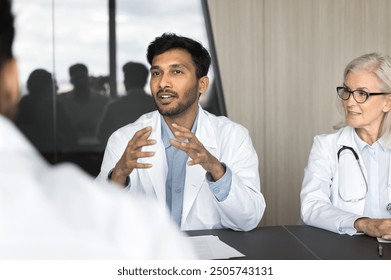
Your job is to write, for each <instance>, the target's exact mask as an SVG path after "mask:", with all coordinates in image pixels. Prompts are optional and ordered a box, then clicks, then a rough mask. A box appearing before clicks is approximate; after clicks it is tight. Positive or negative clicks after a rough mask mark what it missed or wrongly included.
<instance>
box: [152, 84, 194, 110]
mask: <svg viewBox="0 0 391 280" xmlns="http://www.w3.org/2000/svg"><path fill="white" fill-rule="evenodd" d="M160 92H170V93H174V94H175V95H176V96H178V93H177V92H175V91H171V90H160V91H158V94H159V93H160ZM198 97H199V93H198V85H197V84H196V85H194V86H193V87H192V88H190V89H189V90H187V91H185V93H184V94H183V100H182V101H181V102H179V103H178V104H177V106H175V107H174V108H169V109H165V108H164V107H163V106H159V104H158V102H157V101H156V98H157V97H156V95H153V101H154V102H155V106H156V108H157V110H158V111H159V113H160V114H161V115H162V116H166V117H174V116H178V115H180V114H182V113H183V112H185V111H186V110H187V109H188V108H189V107H191V106H192V105H193V104H194V103H195V102H198Z"/></svg>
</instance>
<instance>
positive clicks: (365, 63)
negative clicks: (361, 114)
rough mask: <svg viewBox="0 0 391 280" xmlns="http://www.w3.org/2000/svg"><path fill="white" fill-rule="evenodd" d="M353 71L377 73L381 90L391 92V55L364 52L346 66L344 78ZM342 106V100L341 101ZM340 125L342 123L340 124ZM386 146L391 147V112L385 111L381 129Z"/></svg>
mask: <svg viewBox="0 0 391 280" xmlns="http://www.w3.org/2000/svg"><path fill="white" fill-rule="evenodd" d="M351 71H367V72H368V73H371V74H373V75H375V76H376V77H377V78H378V79H379V82H380V90H381V92H389V93H391V57H389V56H388V55H383V54H379V53H369V54H364V55H362V56H360V57H357V58H355V59H353V60H352V61H351V62H349V64H348V65H347V66H346V67H345V71H344V74H343V78H344V80H346V76H347V75H348V74H349V72H351ZM339 104H340V105H341V106H342V102H339ZM339 126H340V125H339ZM381 137H382V139H383V141H384V144H385V146H387V147H391V114H390V112H387V113H385V115H384V119H383V125H382V131H381Z"/></svg>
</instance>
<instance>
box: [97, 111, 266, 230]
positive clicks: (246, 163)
mask: <svg viewBox="0 0 391 280" xmlns="http://www.w3.org/2000/svg"><path fill="white" fill-rule="evenodd" d="M147 126H151V127H152V134H151V136H150V139H155V140H156V141H157V144H156V145H153V146H149V147H144V150H150V151H155V152H156V154H155V155H154V156H153V157H152V158H145V159H139V162H149V163H152V166H153V167H152V168H150V169H135V170H133V172H132V173H131V175H130V185H131V187H130V189H129V190H130V192H134V193H142V194H144V195H145V196H147V197H153V198H155V199H157V201H159V203H160V204H161V205H166V198H165V197H166V186H165V184H166V176H167V161H166V154H165V149H164V144H163V141H162V140H161V117H160V114H159V113H158V111H154V112H151V113H148V114H145V115H143V116H141V117H140V118H139V119H138V120H137V121H136V122H134V123H132V124H129V125H127V126H124V127H122V128H120V129H119V130H117V131H116V132H114V133H113V134H112V136H111V137H110V139H109V141H108V144H107V147H106V151H105V154H104V158H103V163H102V168H101V172H100V174H99V175H98V177H97V180H99V181H105V180H107V175H108V173H109V171H110V170H111V169H112V168H114V166H115V164H116V163H117V162H118V160H119V159H120V157H121V156H122V154H123V152H124V150H125V147H126V145H127V144H128V142H129V140H130V139H131V138H132V137H133V135H134V134H135V132H136V131H138V130H140V129H142V128H144V127H147ZM196 137H197V138H198V139H199V141H200V142H201V143H202V144H203V145H204V146H205V148H206V149H207V150H208V151H209V152H210V153H211V154H212V155H214V156H215V157H216V158H217V159H218V160H220V161H221V162H223V163H225V164H226V166H227V167H229V168H230V169H231V170H232V183H231V190H230V192H229V195H228V197H227V198H226V199H225V200H224V201H220V202H219V201H218V200H217V199H216V198H215V196H214V195H213V194H212V192H211V191H210V189H209V186H208V183H207V181H206V178H205V174H206V171H205V170H204V169H203V168H202V167H201V165H195V166H186V179H185V189H184V199H183V211H182V223H181V229H182V230H199V229H213V228H231V229H234V230H238V231H240V230H242V231H247V230H251V229H253V228H255V227H256V226H257V225H258V223H259V222H260V220H261V217H262V215H263V212H264V210H265V201H264V198H263V195H262V194H261V192H260V179H259V172H258V157H257V154H256V151H255V149H254V147H253V145H252V142H251V138H250V136H249V134H248V131H247V129H246V128H244V127H243V126H241V125H239V124H236V123H234V122H232V121H230V120H229V119H228V118H226V117H216V116H215V115H212V114H210V113H208V112H207V111H204V110H202V108H201V107H199V117H198V124H197V131H196Z"/></svg>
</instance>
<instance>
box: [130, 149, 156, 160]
mask: <svg viewBox="0 0 391 280" xmlns="http://www.w3.org/2000/svg"><path fill="white" fill-rule="evenodd" d="M154 155H155V152H141V151H138V152H134V153H133V154H132V158H131V159H132V160H137V159H139V158H148V157H153V156H154Z"/></svg>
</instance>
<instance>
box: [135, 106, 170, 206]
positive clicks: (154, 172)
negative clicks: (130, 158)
mask: <svg viewBox="0 0 391 280" xmlns="http://www.w3.org/2000/svg"><path fill="white" fill-rule="evenodd" d="M147 126H151V127H152V133H151V136H150V137H149V138H150V139H154V140H156V144H155V145H152V146H147V147H144V148H143V150H144V151H154V152H155V155H154V156H153V157H150V158H143V159H139V162H148V163H151V164H152V168H149V169H143V170H141V169H140V177H144V176H145V177H146V178H145V177H144V178H140V179H141V182H150V183H151V184H152V186H144V187H145V188H151V187H152V188H153V190H154V192H155V194H156V197H157V200H158V201H159V202H160V203H161V204H162V205H166V178H167V169H168V168H167V160H166V152H165V149H164V145H163V141H162V139H161V122H160V114H159V113H158V112H157V111H156V113H155V114H153V115H152V117H151V118H150V119H147V120H146V121H145V122H144V124H143V127H147Z"/></svg>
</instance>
